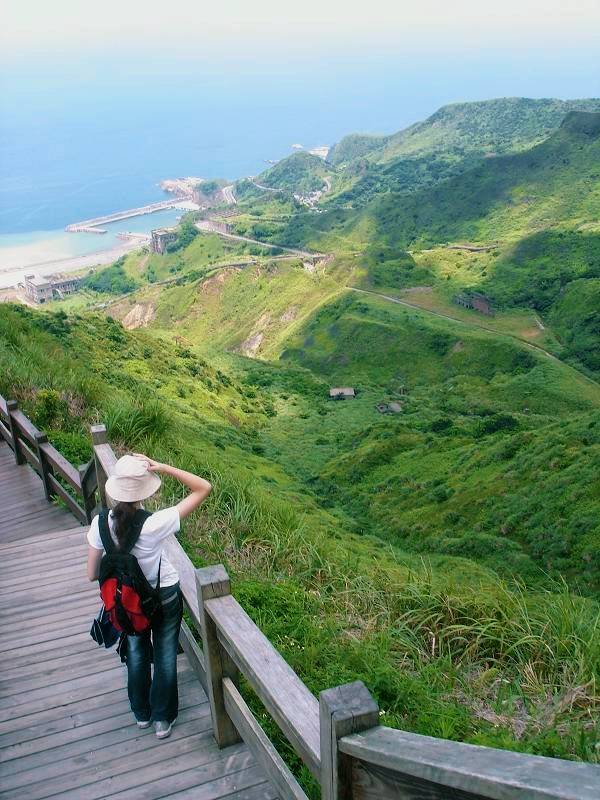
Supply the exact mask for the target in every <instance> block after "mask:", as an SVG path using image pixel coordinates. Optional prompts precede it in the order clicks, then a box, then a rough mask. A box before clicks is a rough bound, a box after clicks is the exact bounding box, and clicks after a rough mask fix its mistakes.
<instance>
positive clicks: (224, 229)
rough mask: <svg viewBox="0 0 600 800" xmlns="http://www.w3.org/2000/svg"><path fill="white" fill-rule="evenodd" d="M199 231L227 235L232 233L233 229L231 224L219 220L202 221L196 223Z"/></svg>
mask: <svg viewBox="0 0 600 800" xmlns="http://www.w3.org/2000/svg"><path fill="white" fill-rule="evenodd" d="M196 227H197V228H198V230H199V231H207V232H208V233H223V234H225V235H227V234H229V233H232V231H233V228H232V226H231V225H229V223H227V222H222V221H221V220H218V219H200V220H198V222H197V223H196Z"/></svg>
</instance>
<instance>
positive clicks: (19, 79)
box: [0, 53, 585, 285]
mask: <svg viewBox="0 0 600 800" xmlns="http://www.w3.org/2000/svg"><path fill="white" fill-rule="evenodd" d="M226 55H227V56H228V60H227V63H225V62H223V63H220V64H214V65H211V63H210V61H208V60H205V61H204V63H203V62H202V61H201V60H198V59H196V60H187V61H186V60H179V61H178V60H176V59H173V58H171V59H169V60H166V59H165V58H163V59H162V60H161V58H160V54H158V55H156V54H152V55H148V57H147V58H141V57H139V55H138V56H137V57H136V58H133V57H132V58H131V59H130V60H129V61H127V60H126V59H124V58H123V57H119V58H118V59H117V58H111V55H110V53H107V54H106V57H105V58H104V59H103V60H102V61H101V62H99V61H98V60H96V61H94V60H92V59H90V60H89V62H85V63H84V62H83V61H78V62H76V63H75V64H72V63H70V62H68V61H65V62H64V63H52V64H48V63H43V64H41V63H40V62H36V61H35V60H22V61H21V62H19V63H18V64H12V65H8V68H4V69H2V70H1V71H0V273H2V272H3V271H4V272H5V273H6V271H7V270H8V269H14V268H16V267H21V268H26V267H30V266H34V265H37V264H40V263H46V262H53V261H59V260H60V259H63V258H69V257H73V256H79V255H85V254H87V253H90V252H96V251H97V250H102V249H104V250H106V249H108V248H111V247H114V244H115V241H116V239H115V236H114V234H115V233H116V231H117V230H132V229H135V230H139V231H148V230H150V229H151V228H153V227H157V226H158V225H162V224H169V223H172V222H173V221H174V219H175V217H176V216H177V214H176V213H174V212H164V213H162V214H161V215H158V214H157V215H151V216H148V217H141V218H138V219H137V220H135V221H134V220H125V221H124V222H123V223H118V224H117V225H116V226H110V229H111V232H110V233H108V234H106V235H105V236H98V235H93V234H87V235H86V234H66V233H65V232H64V227H65V226H66V225H68V224H69V223H72V222H76V221H79V220H83V219H87V218H91V217H96V216H101V215H104V214H109V213H112V212H115V211H119V210H123V209H127V208H132V207H136V206H140V205H144V204H146V203H149V202H153V201H156V200H159V199H161V198H162V197H163V196H164V195H163V193H162V192H161V190H160V188H159V186H158V183H159V182H160V181H161V180H163V179H165V178H172V177H181V176H190V175H195V176H199V177H204V178H217V177H219V178H227V179H231V180H233V179H236V178H239V177H243V176H247V175H256V174H258V173H259V172H261V171H262V170H264V169H266V168H267V167H268V161H270V160H277V159H280V158H283V157H284V156H286V155H288V154H290V153H291V152H293V151H292V148H291V145H292V144H294V143H300V144H302V145H304V146H305V147H307V148H310V147H314V146H317V145H331V144H333V143H335V142H336V141H338V140H339V139H340V138H341V137H342V136H344V135H345V134H347V133H351V132H354V131H361V132H370V133H391V132H394V131H396V130H399V129H401V128H403V127H405V126H407V125H409V124H411V123H412V122H415V121H416V120H419V119H423V118H425V117H426V116H427V115H428V114H430V113H432V112H433V111H435V110H436V109H437V108H438V107H439V106H440V105H442V104H443V103H446V102H452V101H455V100H467V99H480V98H484V97H490V96H494V95H496V96H498V95H501V94H509V93H513V94H516V93H521V94H524V93H526V92H527V90H528V89H529V90H531V89H533V88H534V84H535V81H533V82H532V85H530V86H528V85H527V81H524V79H523V74H522V72H521V71H516V70H514V71H513V72H514V74H512V75H511V72H510V70H508V69H505V70H504V71H500V70H497V69H494V70H493V71H492V70H489V71H488V73H487V75H486V74H484V73H482V72H481V71H477V70H474V69H473V65H472V64H469V63H468V62H465V63H464V64H462V63H461V64H460V65H457V64H454V65H453V67H452V69H451V70H450V69H447V67H448V65H447V64H446V68H444V69H442V66H443V64H442V63H436V62H435V61H433V60H431V59H424V58H422V59H416V58H415V57H414V55H411V54H407V55H405V56H402V54H398V55H396V56H394V57H392V58H390V57H389V54H388V56H384V55H381V57H377V56H376V55H373V54H371V55H370V56H369V58H368V59H366V58H355V57H354V54H352V58H348V59H346V60H344V59H342V58H341V57H339V56H336V57H334V55H333V54H324V53H323V54H321V53H316V54H315V57H314V59H307V60H306V61H305V62H303V63H295V64H288V63H286V61H285V59H282V57H281V54H279V55H278V56H275V55H274V56H273V58H272V59H271V60H269V59H268V58H267V59H266V60H265V58H263V60H262V61H261V62H260V63H252V62H245V63H241V62H239V63H237V64H236V62H235V54H232V55H231V58H229V54H226ZM503 58H504V57H503ZM499 76H501V78H502V80H500V77H499ZM517 77H518V80H519V88H521V89H522V90H524V91H520V92H516V91H514V90H515V89H516V88H517V87H516V86H515V85H514V82H515V79H516V78H517ZM548 82H549V83H550V82H551V81H550V80H549V79H548ZM571 82H572V81H571ZM538 83H539V81H538ZM554 84H556V88H558V83H557V81H556V78H555V79H554ZM457 86H458V87H461V88H460V95H459V96H457ZM535 88H540V87H538V86H537V84H535ZM561 88H563V89H564V87H561ZM507 89H508V90H509V91H506V90H507ZM531 93H532V94H534V92H531ZM552 93H553V92H548V94H552ZM557 93H558V92H557ZM584 93H585V92H583V91H582V92H577V91H573V92H571V94H572V95H577V94H580V95H582V94H584ZM536 94H538V95H539V92H536ZM564 94H567V95H568V94H569V92H563V95H564ZM0 285H1V284H0ZM4 285H6V283H5V284H4Z"/></svg>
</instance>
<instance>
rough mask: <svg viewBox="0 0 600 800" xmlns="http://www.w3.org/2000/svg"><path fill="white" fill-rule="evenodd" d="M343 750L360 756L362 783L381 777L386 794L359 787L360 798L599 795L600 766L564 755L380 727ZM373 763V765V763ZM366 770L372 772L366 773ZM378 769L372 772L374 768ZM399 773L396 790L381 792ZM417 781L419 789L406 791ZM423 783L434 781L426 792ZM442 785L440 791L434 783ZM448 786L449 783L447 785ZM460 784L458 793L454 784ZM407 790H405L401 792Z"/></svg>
mask: <svg viewBox="0 0 600 800" xmlns="http://www.w3.org/2000/svg"><path fill="white" fill-rule="evenodd" d="M339 749H340V751H341V752H343V753H345V754H346V755H348V756H351V757H352V758H354V759H357V762H360V763H357V764H356V767H357V768H356V773H357V778H358V786H368V785H372V784H373V783H374V781H375V780H379V781H380V784H379V785H380V794H378V795H373V794H372V793H369V792H368V791H363V792H362V793H361V792H358V793H357V789H356V788H355V789H354V793H355V794H354V796H355V797H356V798H357V799H358V798H370V797H375V796H377V797H378V798H379V797H381V798H382V800H383V798H387V797H393V796H395V797H397V796H402V797H406V798H407V800H410V799H411V798H413V797H414V798H421V797H430V798H432V800H435V798H438V797H440V798H442V797H452V796H457V797H459V796H460V794H459V793H460V792H462V793H470V794H471V795H474V796H476V797H483V798H490V800H524V798H527V800H597V799H598V795H599V790H600V766H595V765H593V764H581V763H576V762H573V761H565V760H563V759H558V758H544V757H543V756H529V755H524V754H522V753H513V752H510V751H508V750H498V749H496V748H491V747H480V746H478V745H473V744H464V743H462V742H451V741H447V740H445V739H435V738H433V737H431V736H421V735H420V734H416V733H407V732H405V731H398V730H394V729H392V728H386V727H376V728H372V729H370V730H368V731H365V732H364V733H355V734H353V735H351V736H346V737H344V738H342V739H340V740H339ZM372 767H373V768H372ZM364 773H366V774H364ZM371 773H372V774H371ZM395 776H396V778H397V783H396V784H395V785H396V787H397V788H396V792H397V793H396V794H390V793H389V792H390V791H391V789H388V790H386V792H385V794H381V792H382V791H383V790H384V789H383V788H382V787H385V785H386V784H387V785H388V786H389V785H390V781H392V782H393V781H394V777H395ZM411 778H414V779H416V780H415V781H413V783H414V786H415V789H414V792H413V793H412V794H406V791H407V790H406V787H407V786H410V780H407V779H411ZM422 784H429V787H428V794H424V793H423V791H424V789H423V786H422ZM435 787H437V789H438V792H436V793H434V791H433V789H435ZM446 787H447V788H446ZM452 789H454V790H456V793H455V795H453V794H452V793H451V791H449V790H452ZM401 790H402V791H403V793H402V794H400V795H399V794H398V792H400V791H401Z"/></svg>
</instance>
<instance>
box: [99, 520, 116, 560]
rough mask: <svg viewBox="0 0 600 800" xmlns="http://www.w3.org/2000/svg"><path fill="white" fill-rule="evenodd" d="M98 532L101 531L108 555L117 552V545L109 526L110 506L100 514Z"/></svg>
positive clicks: (103, 544)
mask: <svg viewBox="0 0 600 800" xmlns="http://www.w3.org/2000/svg"><path fill="white" fill-rule="evenodd" d="M98 532H99V533H100V539H101V540H102V547H104V552H105V553H106V554H107V555H108V554H109V553H114V552H116V549H117V546H116V544H115V543H114V542H113V538H112V536H111V535H110V528H109V527H108V508H103V509H102V511H101V512H100V513H99V514H98Z"/></svg>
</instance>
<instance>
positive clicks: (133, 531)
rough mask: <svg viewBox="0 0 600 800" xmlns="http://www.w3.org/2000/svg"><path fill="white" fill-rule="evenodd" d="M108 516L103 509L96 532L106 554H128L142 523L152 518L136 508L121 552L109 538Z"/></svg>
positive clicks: (105, 509) (150, 513)
mask: <svg viewBox="0 0 600 800" xmlns="http://www.w3.org/2000/svg"><path fill="white" fill-rule="evenodd" d="M108 514H109V511H108V509H107V508H103V509H102V511H101V512H100V514H99V515H98V531H99V533H100V539H101V540H102V546H103V547H104V551H105V552H106V553H107V554H109V553H117V552H121V553H129V552H130V551H131V550H132V548H133V547H134V545H135V543H136V542H137V540H138V539H139V538H140V534H141V532H142V528H143V527H144V523H145V522H146V520H147V519H148V517H151V516H152V512H151V511H145V510H144V509H143V508H138V510H137V511H136V512H135V514H134V517H133V520H132V523H131V526H130V528H129V531H128V535H127V539H126V540H125V547H124V548H123V550H118V549H117V545H116V544H115V542H114V539H113V538H112V536H111V533H110V528H109V525H108ZM159 570H160V568H159ZM159 578H160V574H159Z"/></svg>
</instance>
